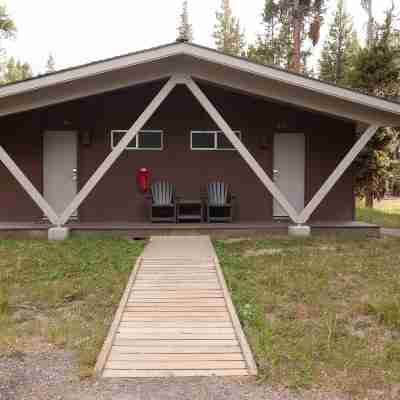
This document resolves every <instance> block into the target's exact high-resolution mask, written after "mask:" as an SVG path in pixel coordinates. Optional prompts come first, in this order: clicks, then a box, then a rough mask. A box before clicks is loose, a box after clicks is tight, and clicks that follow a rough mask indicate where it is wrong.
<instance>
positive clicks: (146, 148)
mask: <svg viewBox="0 0 400 400" xmlns="http://www.w3.org/2000/svg"><path fill="white" fill-rule="evenodd" d="M126 132H128V130H124V129H113V130H111V149H114V148H115V147H116V145H114V135H115V134H116V133H123V134H125V133H126ZM146 132H150V133H160V134H161V147H139V135H140V134H141V133H146ZM135 139H136V146H135V147H132V146H129V145H128V146H127V147H126V148H125V150H148V151H162V150H164V131H163V130H161V129H142V130H140V131H139V132H138V134H137V135H136V136H135Z"/></svg>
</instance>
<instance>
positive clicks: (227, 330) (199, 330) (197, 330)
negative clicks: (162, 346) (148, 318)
mask: <svg viewBox="0 0 400 400" xmlns="http://www.w3.org/2000/svg"><path fill="white" fill-rule="evenodd" d="M118 332H120V333H121V334H123V333H125V332H127V333H135V334H139V333H140V334H144V333H149V335H151V334H153V333H157V334H169V333H176V334H187V335H192V334H203V333H205V334H213V335H214V334H215V335H225V334H230V335H233V336H234V333H235V331H234V329H233V328H232V327H224V328H215V327H213V328H208V327H205V328H204V327H190V328H185V327H158V328H152V327H140V326H135V327H132V326H121V325H120V326H119V329H118Z"/></svg>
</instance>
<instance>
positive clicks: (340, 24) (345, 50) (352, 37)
mask: <svg viewBox="0 0 400 400" xmlns="http://www.w3.org/2000/svg"><path fill="white" fill-rule="evenodd" d="M358 49H359V45H358V40H357V34H356V32H355V31H354V29H353V23H352V18H351V17H350V15H349V14H347V12H346V4H345V0H338V3H337V8H336V11H335V14H334V20H333V22H332V23H331V25H330V29H329V35H328V37H327V38H326V40H325V43H324V46H323V50H322V53H321V59H320V61H319V67H320V79H322V80H326V81H330V82H334V83H336V84H341V85H345V84H346V83H347V79H346V78H347V77H348V74H349V73H350V70H351V68H352V64H353V61H354V57H355V53H356V52H357V51H358Z"/></svg>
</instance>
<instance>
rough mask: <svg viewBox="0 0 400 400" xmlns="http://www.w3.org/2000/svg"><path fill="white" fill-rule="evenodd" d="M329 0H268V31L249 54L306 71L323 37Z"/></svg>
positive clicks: (266, 5)
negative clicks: (309, 60)
mask: <svg viewBox="0 0 400 400" xmlns="http://www.w3.org/2000/svg"><path fill="white" fill-rule="evenodd" d="M325 2H326V0H265V6H264V11H263V14H262V16H263V25H264V33H263V34H262V35H259V36H258V38H257V41H256V44H255V45H254V46H250V48H249V53H248V55H249V57H250V58H253V59H255V60H257V61H261V62H268V63H271V62H272V63H274V64H276V65H280V66H282V67H286V68H290V69H292V70H293V71H296V72H306V66H307V59H308V57H309V56H310V55H311V49H310V48H307V47H306V43H307V38H310V39H311V41H312V44H313V45H314V46H315V45H316V44H317V43H318V41H319V38H320V28H321V24H322V22H323V15H324V12H325V7H324V6H325Z"/></svg>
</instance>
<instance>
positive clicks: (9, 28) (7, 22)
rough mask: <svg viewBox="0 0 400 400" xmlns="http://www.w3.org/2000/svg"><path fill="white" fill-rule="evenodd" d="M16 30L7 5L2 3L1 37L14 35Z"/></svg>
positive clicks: (0, 6)
mask: <svg viewBox="0 0 400 400" xmlns="http://www.w3.org/2000/svg"><path fill="white" fill-rule="evenodd" d="M16 32H17V28H16V26H15V24H14V21H13V20H12V19H11V18H10V16H9V14H8V12H7V8H6V6H5V5H4V4H0V39H9V38H11V37H14V36H15V33H16Z"/></svg>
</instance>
